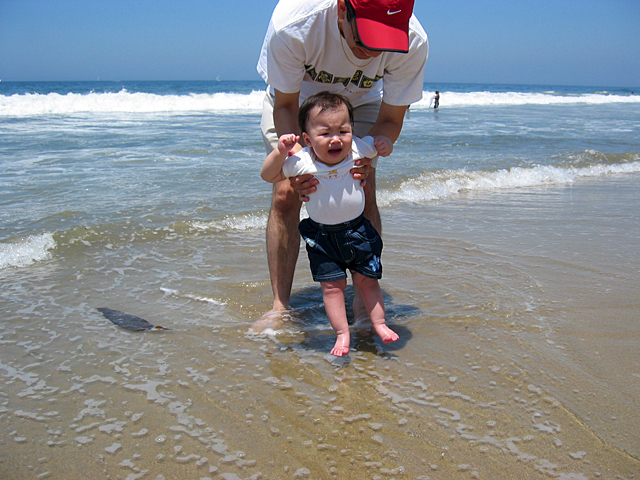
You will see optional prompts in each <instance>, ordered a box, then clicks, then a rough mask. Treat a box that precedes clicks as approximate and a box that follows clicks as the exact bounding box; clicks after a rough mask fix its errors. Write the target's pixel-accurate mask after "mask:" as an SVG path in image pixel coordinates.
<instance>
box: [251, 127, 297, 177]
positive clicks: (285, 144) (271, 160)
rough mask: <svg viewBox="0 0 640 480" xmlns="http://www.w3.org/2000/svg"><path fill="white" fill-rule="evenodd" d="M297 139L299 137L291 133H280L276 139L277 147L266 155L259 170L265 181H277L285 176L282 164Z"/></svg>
mask: <svg viewBox="0 0 640 480" xmlns="http://www.w3.org/2000/svg"><path fill="white" fill-rule="evenodd" d="M298 140H300V137H299V136H298V135H295V134H293V133H289V134H286V135H282V136H281V137H280V138H279V139H278V148H275V149H274V150H273V152H271V153H270V154H269V155H267V158H266V159H265V161H264V164H263V165H262V170H261V171H260V176H261V177H262V179H263V180H264V181H265V182H269V183H278V182H280V181H282V180H284V179H285V178H286V177H285V176H284V173H282V164H283V163H284V161H285V160H286V158H287V156H288V155H289V152H290V151H291V149H292V148H293V147H294V145H295V144H296V143H297V142H298Z"/></svg>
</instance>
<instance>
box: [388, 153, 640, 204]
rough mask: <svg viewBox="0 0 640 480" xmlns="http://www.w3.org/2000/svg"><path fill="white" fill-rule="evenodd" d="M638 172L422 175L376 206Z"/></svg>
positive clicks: (613, 168) (634, 167) (598, 169)
mask: <svg viewBox="0 0 640 480" xmlns="http://www.w3.org/2000/svg"><path fill="white" fill-rule="evenodd" d="M638 172H640V162H630V163H623V164H614V165H606V164H598V165H592V166H588V167H554V166H537V167H532V168H522V167H515V168H510V169H504V170H497V171H494V172H485V171H466V170H450V171H444V172H429V173H423V174H421V175H419V176H418V177H416V178H413V179H410V180H406V181H404V182H402V184H400V186H399V187H398V188H397V189H394V190H384V191H381V192H380V193H379V194H378V204H379V205H380V206H388V205H390V204H392V203H395V202H403V201H408V202H418V203H420V202H427V201H431V200H440V199H445V198H449V197H452V196H454V195H457V194H459V193H460V192H465V191H466V192H473V191H492V190H501V189H512V188H521V187H536V186H543V185H562V184H566V183H571V182H574V181H575V180H576V179H578V178H583V177H599V176H605V175H612V174H621V173H638Z"/></svg>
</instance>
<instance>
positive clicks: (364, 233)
mask: <svg viewBox="0 0 640 480" xmlns="http://www.w3.org/2000/svg"><path fill="white" fill-rule="evenodd" d="M298 229H299V230H300V234H301V235H302V238H303V239H304V241H305V243H306V245H307V253H308V255H309V262H310V266H311V274H312V275H313V279H314V280H315V281H316V282H331V281H334V280H340V279H343V278H347V273H346V271H347V269H348V270H351V271H352V272H358V273H360V274H361V275H364V276H365V277H369V278H374V279H380V278H382V263H381V262H380V255H381V253H382V239H381V238H380V235H378V232H377V231H376V229H375V228H373V226H372V225H371V222H369V220H367V219H366V218H364V214H363V215H360V216H359V217H358V218H356V219H355V220H351V221H349V222H345V223H339V224H337V225H323V224H321V223H318V222H314V221H313V220H311V219H310V218H305V219H304V220H302V221H301V222H300V225H299V226H298Z"/></svg>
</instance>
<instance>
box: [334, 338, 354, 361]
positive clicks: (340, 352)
mask: <svg viewBox="0 0 640 480" xmlns="http://www.w3.org/2000/svg"><path fill="white" fill-rule="evenodd" d="M349 343H350V338H349V334H341V335H338V338H336V344H335V345H334V346H333V349H331V355H335V356H336V357H344V356H345V355H348V354H349Z"/></svg>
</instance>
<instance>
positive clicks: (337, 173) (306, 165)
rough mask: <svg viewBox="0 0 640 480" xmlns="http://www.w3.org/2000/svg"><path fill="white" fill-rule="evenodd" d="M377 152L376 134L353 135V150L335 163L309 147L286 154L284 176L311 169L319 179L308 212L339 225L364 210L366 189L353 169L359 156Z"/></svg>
mask: <svg viewBox="0 0 640 480" xmlns="http://www.w3.org/2000/svg"><path fill="white" fill-rule="evenodd" d="M377 154H378V152H377V150H376V147H375V146H374V143H373V137H368V136H367V137H364V138H357V137H354V138H353V143H352V144H351V153H349V155H347V158H345V159H344V160H343V161H342V162H340V163H338V164H336V165H326V164H324V163H322V162H321V161H319V160H316V157H315V155H314V154H313V153H312V151H311V149H310V148H309V147H304V148H303V149H302V150H300V151H298V152H297V153H296V154H295V155H291V156H290V157H287V158H286V160H285V161H284V164H283V166H282V172H283V173H284V175H285V177H287V178H289V177H295V176H298V175H303V174H305V173H311V174H313V176H314V177H315V178H317V179H318V181H319V182H320V183H318V185H316V187H317V190H316V191H315V192H313V193H311V194H309V201H308V202H307V203H306V207H307V212H308V213H309V217H311V219H312V220H314V221H316V222H318V223H323V224H325V225H336V224H338V223H343V222H348V221H350V220H353V219H355V218H358V216H360V214H362V212H364V189H363V188H362V186H361V185H360V180H355V179H354V178H353V174H352V173H351V172H350V170H351V169H352V168H353V166H354V162H355V161H356V160H358V159H360V158H365V157H366V158H371V157H375V156H376V155H377Z"/></svg>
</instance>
